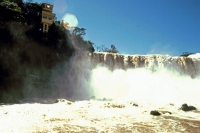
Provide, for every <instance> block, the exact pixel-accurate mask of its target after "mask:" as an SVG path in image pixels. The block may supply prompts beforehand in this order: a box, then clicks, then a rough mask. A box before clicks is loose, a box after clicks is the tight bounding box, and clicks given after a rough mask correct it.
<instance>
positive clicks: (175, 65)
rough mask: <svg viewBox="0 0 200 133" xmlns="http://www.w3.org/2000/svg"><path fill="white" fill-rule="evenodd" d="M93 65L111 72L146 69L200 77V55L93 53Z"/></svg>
mask: <svg viewBox="0 0 200 133" xmlns="http://www.w3.org/2000/svg"><path fill="white" fill-rule="evenodd" d="M89 55H90V56H91V64H92V66H93V67H96V66H97V65H102V66H105V67H108V68H109V69H110V70H116V69H123V70H127V69H133V68H145V69H148V70H151V71H152V72H155V71H157V70H161V69H168V70H171V71H174V72H178V73H180V74H182V75H190V76H191V77H192V78H195V77H196V76H199V75H200V54H195V55H190V56H188V57H185V56H177V57H172V56H169V55H123V54H113V53H100V52H99V53H97V52H96V53H93V54H91V53H90V54H89Z"/></svg>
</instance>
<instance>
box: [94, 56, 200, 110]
mask: <svg viewBox="0 0 200 133" xmlns="http://www.w3.org/2000/svg"><path fill="white" fill-rule="evenodd" d="M147 57H148V56H147ZM104 58H105V57H104ZM167 58H169V57H168V56H167ZM191 58H192V60H194V59H196V60H197V61H198V59H199V58H200V57H199V54H196V55H192V56H191ZM147 59H148V58H147ZM159 59H162V58H160V57H159V58H157V60H158V62H161V61H159ZM175 59H176V58H175ZM167 61H169V60H167ZM162 63H163V64H164V63H168V62H163V59H162ZM195 63H196V62H195ZM151 65H152V64H151ZM186 65H187V64H186ZM196 66H197V67H199V64H198V63H197V64H196ZM174 67H176V66H174ZM196 69H197V70H199V68H196ZM91 89H92V90H93V94H94V95H95V97H97V98H112V99H129V100H130V99H131V100H134V101H137V102H149V103H154V104H160V105H161V104H167V103H173V104H179V105H181V104H183V103H187V104H192V105H198V106H199V107H200V102H199V94H200V76H199V75H197V76H196V77H195V78H191V77H190V75H181V74H180V73H178V72H176V71H170V70H167V68H164V67H162V68H161V69H158V70H157V71H156V72H152V71H151V70H149V69H147V68H134V69H127V70H122V69H115V70H114V71H111V70H109V69H108V68H107V67H104V66H97V67H96V68H95V69H93V70H92V73H91Z"/></svg>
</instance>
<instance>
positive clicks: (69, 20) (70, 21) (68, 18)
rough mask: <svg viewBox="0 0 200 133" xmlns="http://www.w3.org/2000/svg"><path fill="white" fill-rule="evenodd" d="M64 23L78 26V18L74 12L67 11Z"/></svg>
mask: <svg viewBox="0 0 200 133" xmlns="http://www.w3.org/2000/svg"><path fill="white" fill-rule="evenodd" d="M62 20H63V21H64V23H68V24H69V25H68V26H69V27H77V26H78V19H77V18H76V16H75V15H74V14H71V13H66V14H65V15H64V17H63V18H62Z"/></svg>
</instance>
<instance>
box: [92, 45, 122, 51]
mask: <svg viewBox="0 0 200 133" xmlns="http://www.w3.org/2000/svg"><path fill="white" fill-rule="evenodd" d="M96 50H97V51H98V52H108V53H118V52H119V51H118V50H117V49H116V47H115V45H113V44H112V45H111V46H110V49H109V48H107V47H105V45H101V46H96Z"/></svg>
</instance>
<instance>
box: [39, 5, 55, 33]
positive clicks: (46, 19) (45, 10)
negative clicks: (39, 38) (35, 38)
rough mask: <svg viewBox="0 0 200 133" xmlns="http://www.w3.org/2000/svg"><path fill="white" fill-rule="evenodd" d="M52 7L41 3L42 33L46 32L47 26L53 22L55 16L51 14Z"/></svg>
mask: <svg viewBox="0 0 200 133" xmlns="http://www.w3.org/2000/svg"><path fill="white" fill-rule="evenodd" d="M52 11H53V5H51V4H47V3H42V14H41V15H42V19H41V23H42V25H43V26H42V30H43V32H48V30H49V26H50V25H52V24H53V20H54V19H55V17H56V15H55V14H54V13H52Z"/></svg>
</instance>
